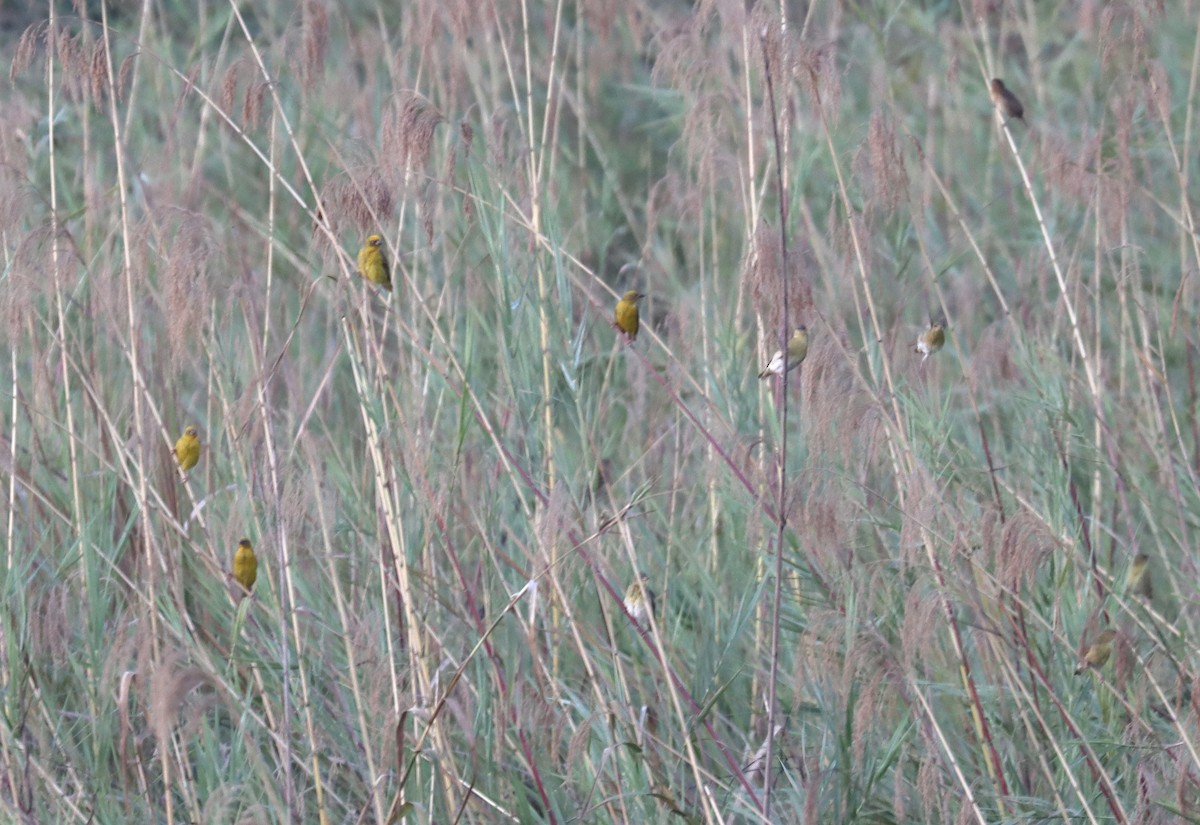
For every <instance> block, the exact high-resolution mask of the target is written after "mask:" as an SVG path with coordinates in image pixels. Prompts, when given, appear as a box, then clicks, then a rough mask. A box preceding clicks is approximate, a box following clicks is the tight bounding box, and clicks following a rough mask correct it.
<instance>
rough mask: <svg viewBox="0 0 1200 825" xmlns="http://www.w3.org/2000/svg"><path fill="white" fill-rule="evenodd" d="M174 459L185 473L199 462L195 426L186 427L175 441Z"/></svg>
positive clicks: (198, 443) (198, 447) (198, 441)
mask: <svg viewBox="0 0 1200 825" xmlns="http://www.w3.org/2000/svg"><path fill="white" fill-rule="evenodd" d="M175 460H176V461H178V462H179V469H181V470H183V471H184V472H185V473H186V472H187V471H188V470H190V469H192V468H193V467H195V466H196V465H197V464H198V463H200V434H199V432H197V430H196V428H195V426H193V425H189V426H188V427H186V428H185V429H184V431H183V435H181V436H179V440H178V441H176V442H175Z"/></svg>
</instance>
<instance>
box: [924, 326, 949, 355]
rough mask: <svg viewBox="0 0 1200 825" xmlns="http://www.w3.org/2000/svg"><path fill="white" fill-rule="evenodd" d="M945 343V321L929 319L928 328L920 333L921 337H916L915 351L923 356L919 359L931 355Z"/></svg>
mask: <svg viewBox="0 0 1200 825" xmlns="http://www.w3.org/2000/svg"><path fill="white" fill-rule="evenodd" d="M945 343H946V323H945V321H942V320H937V321H932V320H931V321H930V322H929V329H927V330H925V331H924V332H923V333H921V337H920V338H918V339H917V352H919V353H921V355H923V356H925V357H924V358H922V359H921V360H922V361H924V360H925V358H928V357H929V356H931V355H933V354H934V353H935V352H937V351H938V350H940V349H941V348H942V346H943V345H944V344H945Z"/></svg>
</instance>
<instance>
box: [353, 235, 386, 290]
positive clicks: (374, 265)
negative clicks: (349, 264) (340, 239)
mask: <svg viewBox="0 0 1200 825" xmlns="http://www.w3.org/2000/svg"><path fill="white" fill-rule="evenodd" d="M358 271H359V274H361V275H362V276H363V277H364V278H366V279H367V280H368V281H370V282H371V283H373V284H378V285H379V286H381V287H383V288H384V289H386V290H387V291H388V292H391V291H392V268H391V267H390V266H388V262H387V256H386V255H385V254H384V252H383V238H381V237H379V236H378V235H372V236H371V237H369V238H367V242H366V244H365V245H364V246H363V248H362V249H360V250H358Z"/></svg>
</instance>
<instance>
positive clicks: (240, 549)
mask: <svg viewBox="0 0 1200 825" xmlns="http://www.w3.org/2000/svg"><path fill="white" fill-rule="evenodd" d="M233 577H234V578H235V579H237V583H238V584H240V585H241V586H242V587H243V588H244V589H245V591H246V592H247V593H249V592H250V591H251V590H252V589H253V588H254V581H255V580H256V579H257V578H258V556H256V555H254V545H252V544H251V543H250V539H242V540H241V541H239V542H238V546H237V552H236V553H234V554H233Z"/></svg>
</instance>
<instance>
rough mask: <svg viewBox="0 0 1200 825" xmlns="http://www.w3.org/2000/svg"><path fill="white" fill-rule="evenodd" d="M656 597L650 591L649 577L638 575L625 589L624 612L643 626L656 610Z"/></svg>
mask: <svg viewBox="0 0 1200 825" xmlns="http://www.w3.org/2000/svg"><path fill="white" fill-rule="evenodd" d="M657 601H658V597H657V596H656V595H655V593H654V591H653V590H651V589H650V577H649V576H647V575H646V574H645V573H640V574H638V577H637V578H636V579H634V580H633V583H632V584H630V585H629V587H627V588H626V589H625V611H626V612H627V613H628V614H629V616H630V618H632V619H633V620H634V621H635V622H637V623H638V624H644V623H645V622H646V620H647V618H649V616H650V614H651V613H654V612H655V610H656V608H657V604H656V603H657Z"/></svg>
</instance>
